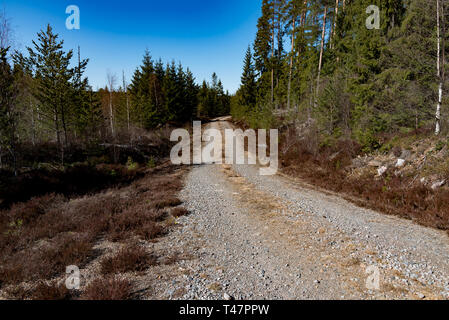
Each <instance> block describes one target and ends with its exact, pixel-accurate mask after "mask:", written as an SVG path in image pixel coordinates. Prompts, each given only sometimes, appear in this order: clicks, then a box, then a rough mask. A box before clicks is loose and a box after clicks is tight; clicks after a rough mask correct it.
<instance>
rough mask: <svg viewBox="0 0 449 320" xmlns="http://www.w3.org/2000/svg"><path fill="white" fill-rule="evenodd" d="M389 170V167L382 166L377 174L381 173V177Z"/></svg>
mask: <svg viewBox="0 0 449 320" xmlns="http://www.w3.org/2000/svg"><path fill="white" fill-rule="evenodd" d="M387 170H388V168H387V167H385V166H384V167H380V168H379V169H378V170H377V174H378V175H379V177H381V176H383V175H384V174H385V172H387Z"/></svg>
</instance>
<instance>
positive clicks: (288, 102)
mask: <svg viewBox="0 0 449 320" xmlns="http://www.w3.org/2000/svg"><path fill="white" fill-rule="evenodd" d="M295 10H296V6H295V5H293V28H292V49H291V52H290V71H289V75H288V93H287V95H288V97H287V110H290V103H291V90H292V73H293V56H294V54H295V32H296V13H295Z"/></svg>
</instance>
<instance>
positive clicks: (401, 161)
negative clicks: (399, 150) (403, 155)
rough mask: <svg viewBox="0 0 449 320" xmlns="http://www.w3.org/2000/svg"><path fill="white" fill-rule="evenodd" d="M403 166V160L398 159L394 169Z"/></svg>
mask: <svg viewBox="0 0 449 320" xmlns="http://www.w3.org/2000/svg"><path fill="white" fill-rule="evenodd" d="M403 166H405V160H404V159H398V162H397V163H396V168H402V167H403Z"/></svg>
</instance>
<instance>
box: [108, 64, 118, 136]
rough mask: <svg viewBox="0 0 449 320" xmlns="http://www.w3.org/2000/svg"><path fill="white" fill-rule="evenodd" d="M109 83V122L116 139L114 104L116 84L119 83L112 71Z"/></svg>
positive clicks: (109, 74) (109, 73)
mask: <svg viewBox="0 0 449 320" xmlns="http://www.w3.org/2000/svg"><path fill="white" fill-rule="evenodd" d="M107 81H108V90H109V121H110V125H111V133H112V136H113V137H115V129H114V106H113V102H112V97H113V92H114V90H115V89H114V88H115V84H116V82H117V76H116V75H115V74H113V73H111V72H110V71H108V73H107Z"/></svg>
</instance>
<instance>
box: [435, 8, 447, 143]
mask: <svg viewBox="0 0 449 320" xmlns="http://www.w3.org/2000/svg"><path fill="white" fill-rule="evenodd" d="M441 12H443V14H441ZM441 19H443V21H441ZM441 22H443V23H441ZM442 24H443V29H444V8H443V4H441V5H440V0H437V77H438V80H439V85H438V103H437V110H436V114H435V135H439V134H440V132H441V105H442V103H443V84H444V78H445V72H444V59H445V45H444V36H443V57H442V58H441V42H442V37H441V25H442ZM444 34H445V30H443V35H444Z"/></svg>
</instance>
